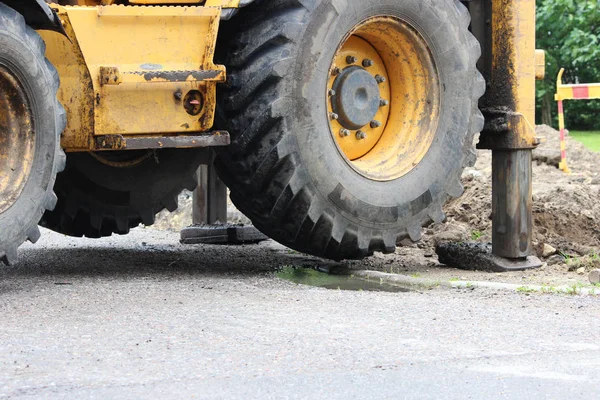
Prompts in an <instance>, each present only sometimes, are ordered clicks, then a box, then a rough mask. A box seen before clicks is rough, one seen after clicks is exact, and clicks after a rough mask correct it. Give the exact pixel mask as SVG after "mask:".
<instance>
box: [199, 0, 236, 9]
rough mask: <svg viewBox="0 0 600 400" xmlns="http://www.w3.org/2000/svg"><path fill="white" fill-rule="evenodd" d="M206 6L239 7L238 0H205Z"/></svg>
mask: <svg viewBox="0 0 600 400" xmlns="http://www.w3.org/2000/svg"><path fill="white" fill-rule="evenodd" d="M205 5H206V6H207V7H222V8H239V7H240V0H206V4H205Z"/></svg>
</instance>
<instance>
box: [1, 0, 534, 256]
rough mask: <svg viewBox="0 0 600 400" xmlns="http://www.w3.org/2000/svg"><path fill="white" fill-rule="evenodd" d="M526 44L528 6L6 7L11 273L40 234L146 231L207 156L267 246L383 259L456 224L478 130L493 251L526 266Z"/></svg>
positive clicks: (137, 1)
mask: <svg viewBox="0 0 600 400" xmlns="http://www.w3.org/2000/svg"><path fill="white" fill-rule="evenodd" d="M534 39H535V1H534V0H520V1H517V0H479V1H478V0H473V1H463V2H461V1H456V0H402V1H399V0H376V1H375V0H362V1H354V0H129V1H126V0H63V1H58V4H47V3H45V2H44V1H42V0H0V173H1V175H0V259H2V260H3V261H4V262H6V263H12V262H15V261H16V260H17V248H18V247H19V246H20V245H21V244H22V243H23V242H25V241H26V240H30V241H31V242H35V241H36V240H37V239H38V238H39V236H40V231H39V229H38V225H42V226H45V227H47V228H49V229H51V230H54V231H56V232H60V233H62V234H65V235H70V236H75V237H81V236H87V237H91V238H99V237H103V236H108V235H112V234H115V233H116V234H126V233H128V232H129V230H130V229H131V228H133V227H136V226H138V225H139V224H144V225H152V223H153V222H154V216H155V215H156V213H158V212H159V211H161V210H162V209H164V208H166V209H168V210H174V209H175V208H176V207H177V195H178V193H179V192H180V191H181V190H182V189H184V188H187V189H193V188H194V187H195V185H196V182H195V180H194V178H193V177H194V171H195V170H196V169H197V168H198V166H199V165H201V164H203V163H207V162H209V161H208V160H211V152H212V151H214V152H216V161H215V165H216V168H217V170H218V171H219V175H220V177H221V179H222V180H223V181H224V182H225V183H226V184H227V186H228V187H229V188H230V191H231V199H232V201H233V202H234V204H235V205H236V206H237V207H238V208H239V210H240V211H242V212H243V213H244V214H246V215H247V216H248V217H249V218H250V219H251V220H252V221H253V223H254V224H255V226H256V227H257V228H259V229H260V230H261V231H263V232H264V233H265V234H267V235H268V236H269V237H271V238H273V239H275V240H277V241H279V242H281V243H282V244H284V245H286V246H288V247H291V248H293V249H296V250H298V251H302V252H306V253H310V254H313V255H317V256H321V257H326V258H330V259H336V260H340V259H360V258H362V257H366V256H368V255H370V254H373V252H375V251H381V252H384V253H390V252H393V251H395V247H396V243H397V242H398V240H400V239H403V238H407V237H409V238H410V239H412V240H413V241H417V240H419V238H420V237H421V231H422V227H423V226H424V225H427V224H429V223H431V222H432V221H433V222H436V223H438V222H442V221H444V219H445V216H444V212H443V206H444V204H445V202H446V201H447V200H448V199H449V198H450V197H457V196H460V195H461V194H462V192H463V186H462V184H461V174H462V172H463V169H464V168H465V167H467V166H470V165H471V166H472V165H473V164H474V163H475V160H476V152H475V145H474V138H475V135H476V134H478V133H480V132H481V139H480V141H479V146H480V147H481V148H486V149H491V150H493V151H494V166H493V168H494V210H493V215H494V226H495V228H494V253H495V254H496V255H498V256H501V257H505V258H508V259H511V260H512V259H516V260H519V259H523V258H525V257H527V256H529V255H530V254H531V230H532V222H531V150H532V149H533V148H535V146H536V145H537V143H538V142H537V139H536V138H535V134H534V131H533V128H532V123H533V121H534V115H533V113H534V80H535V77H536V75H538V77H539V76H540V75H542V74H543V71H542V70H543V62H540V58H539V57H536V52H535V47H534V45H535V40H534ZM482 54H483V57H481V55H482ZM538 55H539V53H538ZM536 61H537V63H536ZM486 86H487V94H485V96H484V93H485V92H486ZM482 96H483V97H482ZM482 111H483V113H482Z"/></svg>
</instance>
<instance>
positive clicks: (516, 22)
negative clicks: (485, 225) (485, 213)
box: [459, 0, 545, 271]
mask: <svg viewBox="0 0 600 400" xmlns="http://www.w3.org/2000/svg"><path fill="white" fill-rule="evenodd" d="M469 7H470V10H471V13H472V14H473V15H474V18H473V21H482V22H481V23H480V24H479V25H475V24H474V25H473V27H472V29H473V33H474V34H475V36H476V37H477V38H478V39H479V41H480V42H481V44H482V48H483V57H482V59H481V61H480V65H479V68H480V70H481V72H482V73H483V74H484V76H485V78H486V81H487V93H486V95H485V96H484V98H483V99H482V101H481V103H480V106H481V109H482V111H483V114H484V116H485V119H486V123H485V127H484V130H483V132H482V133H481V137H480V142H479V144H478V146H477V147H478V148H479V149H487V150H492V197H493V199H492V220H493V232H492V251H491V254H489V249H488V250H487V254H486V251H485V250H481V246H475V247H478V248H479V250H477V251H473V249H467V248H463V249H462V250H459V251H463V252H467V253H470V257H471V258H473V256H475V258H477V255H476V254H473V253H480V255H481V258H483V261H482V259H481V258H480V259H479V261H469V262H470V263H479V264H480V265H481V264H484V265H483V268H480V269H490V270H493V271H510V270H522V269H528V268H535V267H539V266H541V265H542V263H541V261H540V260H539V259H538V258H537V257H534V256H532V254H533V249H532V233H533V217H532V203H533V201H532V150H533V149H535V148H536V147H537V146H538V145H539V143H540V141H539V139H538V138H537V137H536V134H535V81H536V78H537V79H543V77H544V73H545V71H544V52H543V51H536V49H535V23H536V20H535V15H536V13H535V0H480V1H471V2H470V3H469ZM476 14H477V15H476ZM463 258H464V257H463ZM473 267H475V265H474V266H473Z"/></svg>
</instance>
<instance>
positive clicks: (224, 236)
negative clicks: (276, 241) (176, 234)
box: [181, 224, 269, 245]
mask: <svg viewBox="0 0 600 400" xmlns="http://www.w3.org/2000/svg"><path fill="white" fill-rule="evenodd" d="M265 240H269V238H268V237H267V236H265V235H263V234H262V233H261V232H260V231H259V230H258V229H256V228H255V227H254V226H251V225H248V226H247V225H233V224H224V225H197V226H190V227H188V228H185V229H183V230H182V231H181V243H182V244H222V245H240V244H255V243H260V242H262V241H265Z"/></svg>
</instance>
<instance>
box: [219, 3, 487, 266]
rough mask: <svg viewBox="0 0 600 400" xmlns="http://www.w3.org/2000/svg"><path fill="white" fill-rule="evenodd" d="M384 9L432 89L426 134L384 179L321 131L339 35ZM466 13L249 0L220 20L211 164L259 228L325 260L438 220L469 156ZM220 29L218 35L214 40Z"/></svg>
mask: <svg viewBox="0 0 600 400" xmlns="http://www.w3.org/2000/svg"><path fill="white" fill-rule="evenodd" d="M381 15H384V16H388V17H391V18H396V19H400V20H402V21H405V22H406V23H408V24H410V25H411V26H412V27H413V28H414V29H415V30H416V31H418V33H419V34H420V35H421V36H422V37H423V38H425V40H426V41H427V42H428V45H429V47H430V48H431V52H432V56H433V58H434V60H435V63H436V65H437V68H438V73H439V76H440V85H441V86H440V87H442V88H443V93H442V96H441V105H440V110H441V111H440V114H439V115H440V117H439V124H438V128H437V131H436V132H435V139H434V140H433V143H432V144H431V147H430V148H429V150H428V152H427V154H426V155H425V156H424V158H423V159H422V161H420V162H419V163H418V165H416V166H415V167H414V169H412V170H411V171H410V172H409V173H407V174H405V175H403V176H401V177H399V178H397V179H393V180H387V181H385V182H382V181H376V180H372V179H368V178H366V177H365V176H363V175H361V174H359V173H357V171H356V170H355V169H353V168H352V167H351V166H350V164H349V163H348V162H346V160H345V159H344V158H343V157H342V156H340V153H339V151H338V148H337V147H336V144H335V142H334V140H333V139H332V135H331V133H330V130H329V120H328V112H327V108H326V105H327V79H328V77H327V71H329V70H330V67H331V62H332V59H333V57H334V54H335V52H336V49H337V47H338V46H339V45H340V43H342V41H343V40H344V38H345V36H346V35H347V34H348V33H349V32H350V31H352V29H353V28H354V27H355V26H357V25H358V24H360V23H361V22H362V21H364V20H365V19H368V18H371V17H375V16H381ZM469 24H470V16H469V13H468V10H467V9H466V8H465V7H464V6H463V5H462V4H461V3H460V2H459V1H454V0H405V1H398V0H377V1H374V0H365V1H359V2H358V1H357V2H354V1H350V0H347V1H338V2H330V1H308V2H307V1H299V0H276V1H262V0H258V1H257V2H255V3H253V4H252V5H251V6H249V7H248V8H245V9H242V10H241V11H240V13H239V15H238V17H236V18H235V19H233V20H232V21H230V22H229V23H228V24H225V25H224V26H223V32H224V34H225V35H226V34H228V32H231V31H232V30H234V31H236V32H239V33H238V34H237V35H233V36H232V37H230V38H228V39H227V43H220V48H221V49H227V54H226V55H224V56H223V59H221V60H218V61H219V62H222V63H224V64H225V65H226V66H227V68H228V71H229V74H230V78H229V81H228V85H227V86H226V87H224V88H222V89H221V92H220V99H221V101H222V104H221V109H222V110H223V112H224V120H225V121H227V123H226V125H225V126H223V127H222V128H225V129H227V130H229V131H230V133H231V135H232V145H231V146H230V147H229V148H227V149H224V150H222V151H220V152H219V154H218V158H217V162H216V165H217V168H218V170H219V174H220V177H221V179H222V180H223V181H224V182H225V183H226V184H227V185H228V186H229V188H230V190H231V199H232V201H233V202H234V203H235V205H236V206H237V207H238V208H239V209H240V211H242V212H243V213H245V214H246V215H247V216H248V217H249V218H250V219H251V220H252V222H253V223H254V224H255V226H256V227H257V228H259V229H260V230H261V231H262V232H264V233H265V234H266V235H268V236H270V237H272V238H273V239H275V240H277V241H279V242H280V243H282V244H284V245H286V246H289V247H291V248H293V249H296V250H299V251H302V252H305V253H309V254H313V255H317V256H322V257H326V258H331V259H336V260H339V259H357V258H362V257H365V256H368V255H370V254H372V253H373V252H374V251H382V252H388V253H389V252H393V251H394V250H395V246H396V243H397V240H398V239H399V238H404V237H410V238H411V239H412V240H415V241H416V240H418V239H419V238H420V236H421V230H422V226H424V225H426V224H428V223H430V222H431V221H435V222H441V221H443V220H444V219H445V216H444V213H443V211H442V207H443V205H444V204H445V202H446V201H447V200H448V198H449V197H450V196H453V197H457V196H460V195H461V194H462V192H463V187H462V185H461V181H460V177H461V173H462V171H463V169H464V167H465V166H467V165H472V164H474V162H475V151H474V144H473V141H474V135H475V134H476V133H477V132H479V131H480V130H481V129H482V127H483V116H482V115H481V113H480V112H479V110H478V108H477V102H478V99H479V97H481V96H482V95H483V92H484V91H485V82H484V80H483V78H482V77H481V75H480V74H479V72H478V71H477V69H476V62H477V60H478V58H479V57H480V54H481V50H480V46H479V43H478V42H477V40H476V39H475V38H474V37H473V36H472V34H471V33H470V32H469V30H468V27H469ZM224 37H225V36H223V37H222V39H223V38H224Z"/></svg>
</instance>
